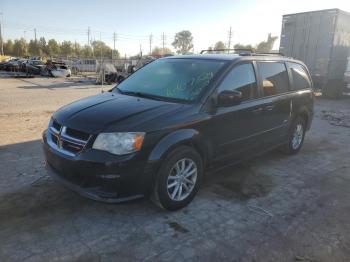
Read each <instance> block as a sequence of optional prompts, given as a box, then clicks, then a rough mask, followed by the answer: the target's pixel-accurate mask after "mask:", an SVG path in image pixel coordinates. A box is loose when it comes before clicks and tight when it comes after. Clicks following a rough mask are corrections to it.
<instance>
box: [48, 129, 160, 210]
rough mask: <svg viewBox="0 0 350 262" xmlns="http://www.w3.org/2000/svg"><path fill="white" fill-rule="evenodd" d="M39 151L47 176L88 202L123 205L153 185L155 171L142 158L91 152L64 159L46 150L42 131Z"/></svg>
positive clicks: (66, 156) (51, 149)
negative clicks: (87, 199)
mask: <svg viewBox="0 0 350 262" xmlns="http://www.w3.org/2000/svg"><path fill="white" fill-rule="evenodd" d="M43 150H44V154H45V158H46V169H47V172H48V174H49V175H50V176H52V177H53V178H54V179H56V180H58V181H59V182H61V183H62V184H63V185H65V186H66V187H68V188H69V189H71V190H73V191H75V192H77V193H79V194H80V195H82V196H85V197H88V198H90V199H94V200H97V201H103V202H108V203H117V202H123V201H127V200H132V199H136V198H141V197H143V196H145V195H146V194H148V193H149V192H150V191H151V188H152V186H153V177H154V176H153V174H154V173H155V170H154V168H153V167H152V166H150V165H148V164H147V161H144V160H142V157H141V158H140V157H138V156H135V155H128V156H115V155H112V154H109V153H107V152H103V151H99V150H93V149H86V150H85V151H83V152H81V153H80V154H78V155H76V156H68V155H65V154H63V153H61V152H59V151H57V150H55V149H54V148H52V147H50V145H49V144H48V143H47V140H46V132H44V134H43Z"/></svg>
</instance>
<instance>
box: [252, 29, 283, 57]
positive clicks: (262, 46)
mask: <svg viewBox="0 0 350 262" xmlns="http://www.w3.org/2000/svg"><path fill="white" fill-rule="evenodd" d="M277 38H278V37H277V36H271V33H269V34H268V36H267V41H262V42H260V43H259V44H258V45H257V46H256V51H257V52H260V53H264V52H270V51H271V50H272V48H273V44H274V43H275V41H276V40H277Z"/></svg>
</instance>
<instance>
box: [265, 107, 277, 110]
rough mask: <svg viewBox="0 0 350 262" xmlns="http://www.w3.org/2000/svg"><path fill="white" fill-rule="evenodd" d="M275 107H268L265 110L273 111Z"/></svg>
mask: <svg viewBox="0 0 350 262" xmlns="http://www.w3.org/2000/svg"><path fill="white" fill-rule="evenodd" d="M274 107H275V106H266V107H265V110H266V111H272V110H273V109H274Z"/></svg>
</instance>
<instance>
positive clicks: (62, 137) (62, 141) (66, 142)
mask: <svg viewBox="0 0 350 262" xmlns="http://www.w3.org/2000/svg"><path fill="white" fill-rule="evenodd" d="M66 130H67V127H66V126H61V128H60V130H57V129H56V128H55V127H54V126H53V125H52V122H50V126H49V128H48V131H49V135H48V136H47V143H48V144H49V146H50V147H52V148H54V149H55V150H57V151H59V152H61V153H62V154H65V155H68V156H71V157H74V156H76V155H77V154H79V153H80V152H81V151H83V150H84V148H85V147H86V145H87V144H88V142H89V140H90V139H91V137H92V135H89V137H88V139H87V140H82V139H79V138H75V137H73V136H71V135H68V134H67V133H66ZM52 136H54V137H55V141H54V140H53V138H52ZM64 147H66V148H70V149H72V150H67V149H66V148H64ZM73 149H76V151H75V150H73Z"/></svg>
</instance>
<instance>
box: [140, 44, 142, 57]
mask: <svg viewBox="0 0 350 262" xmlns="http://www.w3.org/2000/svg"><path fill="white" fill-rule="evenodd" d="M140 57H142V45H141V44H140Z"/></svg>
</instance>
